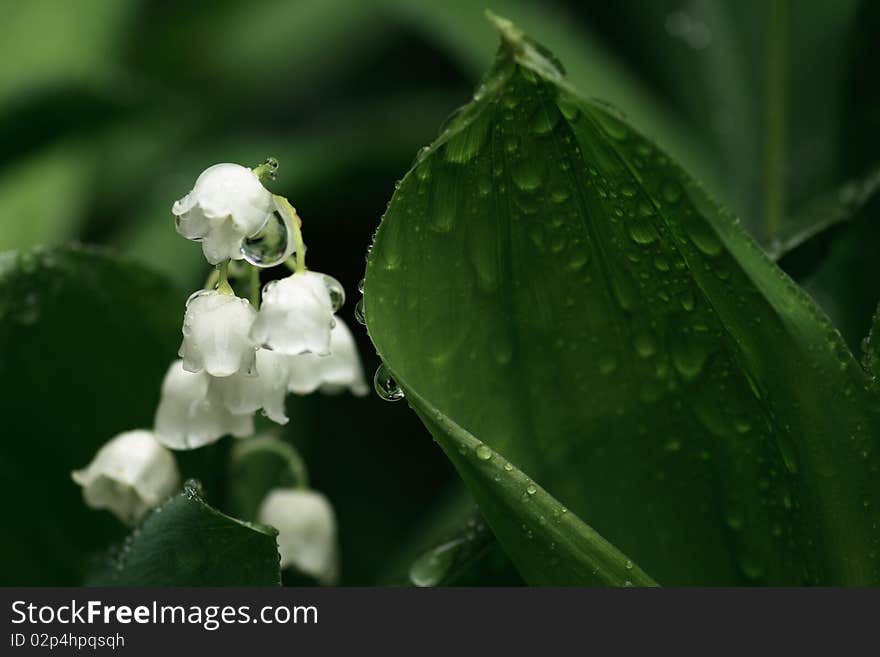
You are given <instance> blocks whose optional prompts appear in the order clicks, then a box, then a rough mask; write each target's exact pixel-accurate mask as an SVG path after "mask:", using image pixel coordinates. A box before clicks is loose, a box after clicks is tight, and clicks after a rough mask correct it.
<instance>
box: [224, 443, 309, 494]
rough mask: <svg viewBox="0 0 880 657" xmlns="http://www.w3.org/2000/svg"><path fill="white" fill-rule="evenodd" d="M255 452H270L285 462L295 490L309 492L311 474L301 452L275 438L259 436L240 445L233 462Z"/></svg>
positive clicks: (233, 455) (236, 449) (236, 448)
mask: <svg viewBox="0 0 880 657" xmlns="http://www.w3.org/2000/svg"><path fill="white" fill-rule="evenodd" d="M255 452H269V453H271V454H274V455H275V456H277V457H278V458H280V459H281V460H283V461H284V464H285V466H286V467H287V471H288V472H289V473H290V475H291V477H292V479H293V481H294V482H295V483H294V486H293V487H294V488H298V489H301V490H307V489H308V488H309V473H308V470H307V469H306V464H305V461H303V459H302V457H301V456H300V455H299V452H298V451H296V449H295V448H294V447H293V446H292V445H290V444H289V443H286V442H284V441H282V440H280V439H278V438H276V437H275V436H271V435H270V436H257V437H255V438H250V439H249V440H247V441H245V442H241V443H238V444H237V445H236V447H235V450H234V452H233V454H232V459H233V461H240V460H243V459H245V458H247V456H248V455H250V454H253V453H255Z"/></svg>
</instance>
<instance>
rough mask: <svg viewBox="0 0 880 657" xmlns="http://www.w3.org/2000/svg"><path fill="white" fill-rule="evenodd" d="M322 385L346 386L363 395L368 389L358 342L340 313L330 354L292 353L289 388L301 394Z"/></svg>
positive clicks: (330, 390)
mask: <svg viewBox="0 0 880 657" xmlns="http://www.w3.org/2000/svg"><path fill="white" fill-rule="evenodd" d="M319 388H320V390H321V392H325V393H329V394H334V393H337V392H342V391H343V390H345V389H348V390H349V391H351V393H352V394H354V395H357V396H359V397H362V396H364V395H366V394H367V393H368V392H369V390H370V389H369V388H368V387H367V383H366V381H365V380H364V370H363V367H362V366H361V359H360V356H359V355H358V351H357V345H356V344H355V341H354V336H353V335H352V334H351V331H350V330H349V329H348V327H347V326H346V325H345V322H343V321H342V320H341V319H339V318H338V317H337V318H336V326H334V327H333V330H332V331H331V332H330V354H329V355H327V356H317V355H315V354H301V355H299V356H291V357H290V360H289V374H288V379H287V389H288V390H289V391H290V392H294V393H296V394H298V395H307V394H309V393H310V392H314V391H315V390H318V389H319Z"/></svg>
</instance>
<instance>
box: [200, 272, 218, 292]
mask: <svg viewBox="0 0 880 657" xmlns="http://www.w3.org/2000/svg"><path fill="white" fill-rule="evenodd" d="M219 280H220V272H219V271H217V268H216V267H214V269H212V270H211V273H210V274H208V278H206V279H205V285H204V286H203V287H204V288H205V289H206V290H213V289H214V288H215V287H216V286H217V281H219Z"/></svg>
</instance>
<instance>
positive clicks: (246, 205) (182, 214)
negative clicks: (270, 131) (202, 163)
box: [171, 163, 275, 265]
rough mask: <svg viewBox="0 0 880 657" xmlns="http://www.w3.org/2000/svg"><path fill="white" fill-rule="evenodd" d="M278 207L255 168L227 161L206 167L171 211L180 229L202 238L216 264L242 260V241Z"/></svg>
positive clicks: (185, 234)
mask: <svg viewBox="0 0 880 657" xmlns="http://www.w3.org/2000/svg"><path fill="white" fill-rule="evenodd" d="M274 209H275V205H274V202H273V200H272V194H271V193H270V192H269V190H267V189H266V188H265V187H263V184H262V183H261V182H260V179H259V178H258V177H257V175H256V174H255V173H254V172H253V171H251V170H250V169H248V168H247V167H243V166H241V165H240V164H229V163H224V164H215V165H214V166H211V167H208V168H207V169H205V170H204V171H203V172H202V173H201V175H200V176H199V177H198V179H197V180H196V184H195V185H194V186H193V189H192V191H191V192H190V193H189V194H187V195H186V196H184V197H183V198H182V199H180V200H179V201H175V203H174V205H173V206H172V208H171V212H172V213H174V216H175V217H176V224H177V232H178V233H180V234H181V235H183V236H184V237H186V238H187V239H191V240H198V241H201V242H202V251H204V253H205V258H207V259H208V262H210V263H212V264H215V265H216V264H218V263H220V262H223V261H224V260H228V259H233V260H240V259H241V258H242V257H243V256H242V253H241V243H242V240H243V239H244V238H245V237H248V236H250V235H253V234H255V233H257V232H258V231H259V230H260V229H261V228H262V227H263V226H264V225H265V224H266V221H267V220H268V218H269V216H270V215H271V214H272V212H273V211H274Z"/></svg>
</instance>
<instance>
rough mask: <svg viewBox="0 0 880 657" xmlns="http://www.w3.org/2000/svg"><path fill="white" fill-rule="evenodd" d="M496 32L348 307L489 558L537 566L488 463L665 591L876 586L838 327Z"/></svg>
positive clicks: (868, 440) (874, 436) (691, 186)
mask: <svg viewBox="0 0 880 657" xmlns="http://www.w3.org/2000/svg"><path fill="white" fill-rule="evenodd" d="M502 35H503V40H504V43H503V46H502V48H501V51H500V53H499V56H498V59H497V61H496V64H495V67H494V68H493V70H492V71H491V72H490V73H489V74H488V75H487V76H486V78H485V79H484V80H483V83H482V85H481V92H480V93H479V94H478V95H477V98H476V99H475V100H474V102H473V103H471V104H470V105H468V106H466V107H465V108H463V109H462V110H460V111H459V112H458V113H456V114H455V115H454V118H452V119H451V121H450V122H449V125H448V128H447V129H446V130H445V131H444V132H443V133H442V134H441V136H440V137H439V138H438V139H437V141H436V142H435V143H434V144H433V145H432V146H431V147H429V148H428V149H426V151H425V152H424V153H423V154H422V155H421V157H420V158H419V159H418V160H417V163H416V164H415V166H414V167H413V169H412V170H411V171H410V172H409V173H408V174H407V176H406V177H405V178H404V180H403V181H402V183H401V185H400V187H399V188H398V190H397V191H396V193H395V194H394V196H393V198H392V201H391V203H390V205H389V208H388V211H387V213H386V215H385V217H384V218H383V220H382V223H381V225H380V228H379V230H378V233H377V236H376V240H375V243H374V246H373V249H372V251H371V253H370V256H369V259H368V265H367V278H366V287H365V292H364V301H365V304H366V305H365V310H366V318H367V323H368V326H369V329H370V336H371V338H372V339H373V342H374V344H375V345H376V348H377V350H378V352H379V354H380V356H381V357H382V359H383V360H384V361H385V363H386V364H387V365H388V367H389V368H390V370H391V371H392V372H393V373H394V375H396V376H397V377H399V379H398V380H399V382H400V383H401V385H402V386H403V387H404V389H405V390H406V391H407V392H408V393H409V394H410V402H411V403H412V404H413V406H414V407H415V408H416V409H417V410H418V412H419V414H420V416H421V417H422V419H423V421H424V422H426V424H427V425H428V426H429V428H431V429H432V430H433V433H434V435H435V437H436V438H437V440H438V441H440V442H441V444H442V445H443V446H444V449H445V451H446V452H447V454H448V455H449V456H450V458H451V459H452V460H453V462H454V463H455V465H456V467H457V468H458V469H459V472H460V474H461V475H462V477H463V478H464V479H465V481H466V482H467V483H468V485H469V487H470V488H471V491H472V493H473V494H474V496H475V497H476V498H477V500H478V502H479V503H480V507H481V509H482V511H483V513H484V514H485V516H486V518H487V520H488V522H489V523H490V525H491V526H492V527H493V529H494V530H495V532H496V535H497V536H498V537H499V540H500V541H501V542H502V544H503V545H504V547H505V549H507V551H508V552H509V554H510V555H511V557H512V558H513V559H514V561H515V563H517V566H518V567H520V569H521V571H523V572H524V574H525V575H526V576H527V578H530V579H532V581H534V580H535V579H537V575H536V571H535V570H530V568H531V569H537V568H538V566H537V565H536V564H535V563H532V562H530V561H529V560H528V558H524V557H522V556H521V555H520V556H519V558H517V556H516V551H515V550H516V548H517V547H518V545H517V544H516V543H515V539H514V538H512V532H513V530H514V529H516V528H514V527H508V531H507V532H505V531H504V530H503V529H502V527H503V526H504V523H509V522H510V519H509V518H510V516H512V515H515V514H517V513H526V512H527V511H524V510H522V509H517V508H516V507H515V506H514V500H513V497H512V491H513V489H514V488H518V489H519V490H520V492H521V491H522V489H523V487H524V485H523V483H522V482H519V481H517V482H516V485H513V484H509V483H508V480H506V479H505V478H504V472H496V471H495V469H494V465H495V464H496V461H497V458H498V457H497V456H496V453H501V454H504V456H505V457H506V458H509V459H510V460H511V461H512V462H513V463H516V464H518V465H519V467H521V468H522V469H523V470H524V471H526V472H528V473H529V474H530V475H531V476H532V477H533V478H534V481H535V484H536V486H537V484H538V483H540V484H541V485H542V486H543V487H544V488H546V489H547V491H548V494H549V495H552V496H553V497H555V498H556V499H558V500H559V501H560V502H561V503H562V504H565V505H567V506H568V507H569V508H571V510H572V511H573V512H574V513H575V514H576V515H578V516H581V517H583V518H587V519H589V521H590V524H591V526H592V527H593V528H595V530H596V531H598V532H599V533H601V535H602V536H603V537H605V538H606V539H607V540H608V541H610V542H611V543H613V544H614V545H616V546H618V547H619V548H620V549H621V550H622V551H623V552H625V553H627V554H628V555H630V556H631V557H632V558H633V559H634V560H636V561H638V563H639V564H640V565H641V566H642V567H644V568H645V570H646V571H647V572H649V573H651V575H652V576H654V577H656V578H657V579H658V580H659V581H661V582H663V583H664V584H668V585H677V584H743V583H766V584H802V583H824V584H862V585H864V584H871V583H877V582H878V581H880V564H878V562H877V560H876V559H874V557H873V556H872V555H876V545H877V542H878V540H880V522H878V518H877V509H878V508H880V479H878V478H877V476H876V472H877V470H878V468H880V460H878V458H880V450H878V444H877V441H878V436H880V426H878V425H880V418H878V410H877V408H876V403H875V399H874V394H873V391H872V390H871V389H870V381H869V380H868V377H867V376H866V375H865V373H864V371H863V370H862V368H861V367H859V365H858V363H857V362H856V361H855V359H854V358H853V356H852V354H851V353H850V351H849V350H848V349H847V347H846V345H845V344H844V342H843V340H842V339H841V337H840V334H839V333H837V332H836V331H835V330H834V329H833V327H832V326H831V325H830V324H829V323H828V321H827V319H826V317H825V316H824V315H823V314H822V312H821V311H820V310H819V309H818V307H817V306H816V305H815V304H814V303H813V302H812V301H811V300H810V299H809V298H808V297H807V295H805V294H804V293H803V291H802V290H800V289H799V288H798V287H797V286H796V285H795V284H794V283H793V282H792V281H791V280H790V279H789V278H788V277H787V276H785V275H784V274H783V273H782V272H781V271H780V270H779V269H777V268H776V267H775V266H774V265H773V264H772V263H771V262H770V261H769V260H768V259H767V257H766V256H765V255H764V254H763V252H762V251H761V250H760V249H759V248H758V247H757V246H756V245H755V243H754V242H753V241H752V240H751V239H750V238H749V237H748V236H747V235H746V234H745V233H744V232H743V230H742V229H741V228H740V227H739V225H738V224H737V222H736V221H735V220H734V219H733V218H732V217H731V216H729V215H727V214H725V213H724V212H722V211H721V210H719V209H718V207H717V206H716V205H715V203H714V202H713V201H711V200H710V199H709V198H708V196H707V195H706V193H705V191H704V190H703V189H702V187H700V186H699V185H698V184H697V183H695V182H694V181H693V179H692V178H691V177H690V176H688V175H687V174H686V173H685V172H684V171H682V170H681V169H680V168H679V167H678V166H677V165H676V164H674V163H673V162H671V161H670V159H669V157H668V156H667V155H666V154H665V153H664V152H662V151H660V150H658V149H657V148H656V146H655V145H654V144H652V143H651V142H649V141H648V140H646V139H644V138H643V137H642V136H641V135H640V134H638V133H636V132H635V131H634V130H633V129H632V128H631V127H630V126H629V125H628V124H627V123H626V122H624V121H623V120H621V119H620V118H619V117H618V116H617V115H616V113H615V112H613V111H611V110H610V108H608V107H605V106H603V105H600V104H597V103H595V102H590V101H586V100H584V99H583V98H581V97H579V96H578V95H576V93H575V92H574V91H572V89H571V88H570V87H569V86H568V84H567V83H566V82H565V80H564V79H563V78H562V77H561V75H560V73H559V71H558V69H557V68H556V67H555V65H554V63H553V61H552V59H550V58H548V57H547V56H546V54H545V51H544V50H543V49H541V48H540V47H537V46H535V45H534V44H533V43H532V42H531V41H530V40H529V39H527V38H525V37H523V36H522V35H521V33H519V32H518V30H516V29H515V28H513V27H511V26H509V25H504V24H502ZM434 409H436V411H435V410H434ZM436 414H439V415H436ZM454 427H458V428H460V429H455V428H454ZM450 432H452V433H455V435H456V436H457V440H458V442H459V443H460V444H464V445H465V446H466V447H469V448H470V451H469V450H465V454H464V455H460V454H458V452H457V451H455V450H453V449H450V448H451V447H453V446H454V445H453V443H452V438H451V437H450V435H448V434H450ZM471 435H472V436H478V437H479V440H481V441H483V442H484V443H485V444H486V446H487V448H491V451H490V452H489V454H490V458H489V459H488V461H486V462H484V461H482V460H481V459H480V458H479V457H478V456H475V455H474V453H473V447H474V445H473V444H470V443H468V442H467V441H466V439H465V437H466V436H471ZM496 474H499V475H500V476H501V481H500V482H495V483H494V484H493V482H494V476H495V475H496ZM516 503H517V504H521V502H519V501H517V502H516ZM532 508H534V507H532ZM544 515H545V518H546V517H547V515H546V513H545V514H544ZM542 539H545V537H544V536H541V535H536V537H535V542H536V543H537V542H540V541H541V540H542ZM519 540H520V541H521V540H522V538H521V532H520V539H519ZM557 543H558V541H557ZM543 547H544V549H546V547H547V546H546V545H544V546H543ZM533 549H534V550H535V551H538V550H539V548H538V547H535V548H533ZM540 574H541V573H540V572H539V573H538V575H540ZM546 576H551V575H546Z"/></svg>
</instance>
